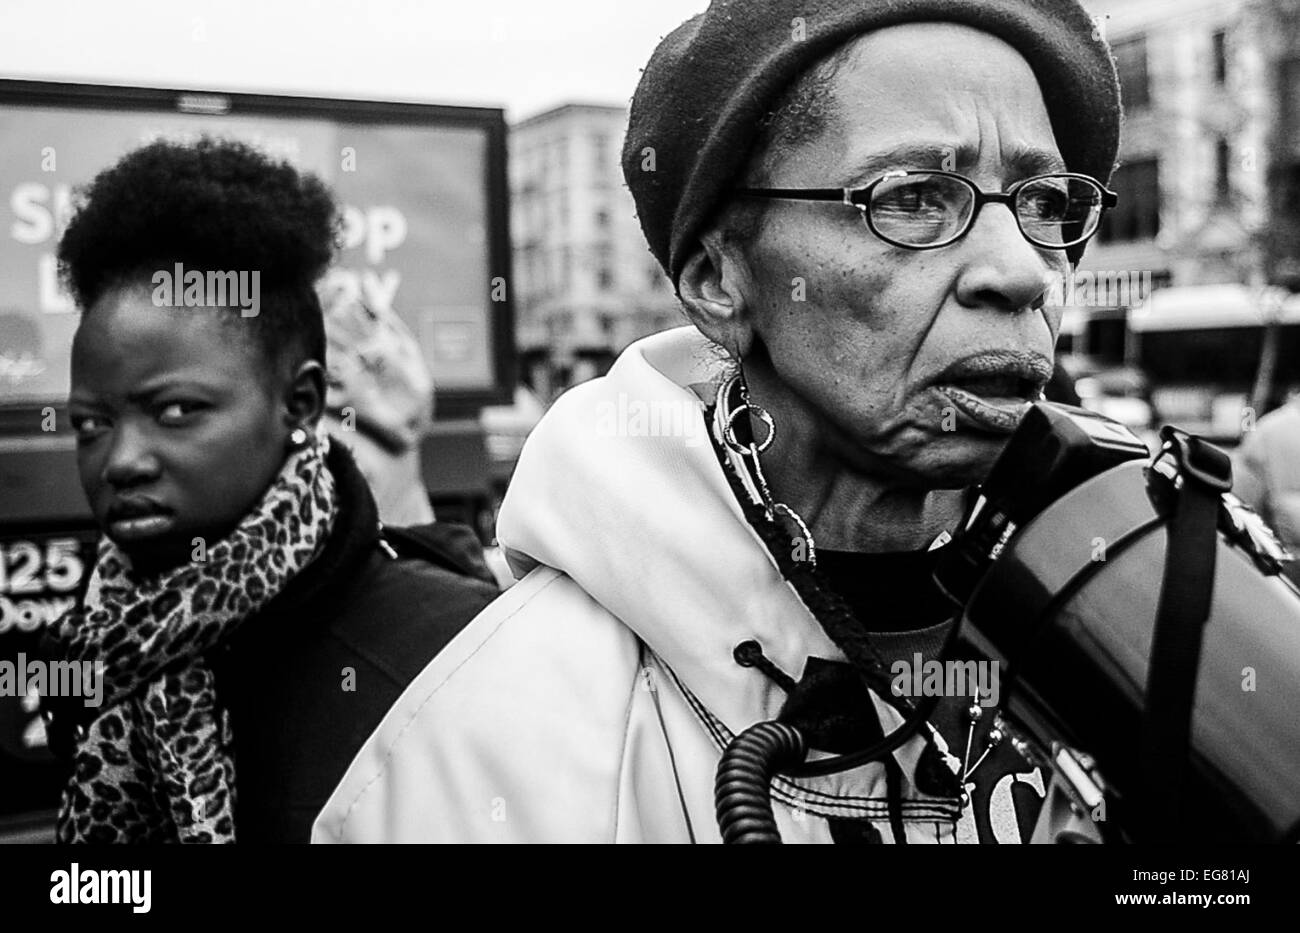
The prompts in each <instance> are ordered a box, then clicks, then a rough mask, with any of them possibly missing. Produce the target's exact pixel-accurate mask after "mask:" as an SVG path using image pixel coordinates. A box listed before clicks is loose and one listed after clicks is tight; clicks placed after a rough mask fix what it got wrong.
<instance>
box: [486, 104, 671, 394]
mask: <svg viewBox="0 0 1300 933" xmlns="http://www.w3.org/2000/svg"><path fill="white" fill-rule="evenodd" d="M626 128H627V108H625V107H619V106H608V105H595V104H565V105H563V106H560V107H556V108H554V109H552V110H548V111H546V112H545V113H541V114H538V115H537V116H534V117H531V118H529V119H527V120H524V121H522V122H520V123H518V124H515V125H514V126H513V127H512V128H511V131H510V187H511V212H512V213H511V226H512V239H513V242H514V277H515V283H514V287H515V292H514V294H515V308H516V315H517V320H518V324H517V341H518V346H519V351H520V358H521V360H522V361H523V362H522V365H523V369H524V371H523V373H522V376H523V379H524V381H525V382H526V383H527V384H529V385H530V386H532V387H533V389H534V390H535V391H536V392H537V393H538V394H539V395H540V396H541V397H542V398H543V399H544V400H546V401H549V400H550V399H552V398H554V396H555V395H557V394H558V393H559V392H560V391H562V390H563V389H564V388H567V387H568V386H570V385H573V384H575V383H578V382H582V381H584V380H585V379H589V378H591V377H592V376H596V375H599V374H600V373H601V372H603V371H604V370H605V369H606V368H608V366H609V364H610V362H611V361H612V360H613V358H614V356H616V355H617V354H618V352H619V351H621V350H622V349H623V348H624V347H625V346H627V345H628V344H629V343H631V342H632V341H633V340H635V339H637V338H639V337H642V336H645V335H646V334H650V333H654V332H655V331H658V330H663V329H665V328H667V327H672V326H675V325H677V324H680V323H683V321H684V319H683V317H682V315H681V312H680V310H679V306H678V304H677V301H676V298H675V297H674V295H673V291H672V287H671V285H670V283H669V281H668V278H667V277H666V276H665V275H664V273H663V270H662V269H661V268H660V267H659V264H658V262H656V261H655V259H654V257H653V256H651V254H650V251H649V248H648V247H647V246H646V242H645V238H644V237H643V236H642V234H641V228H640V225H639V224H638V223H637V219H636V215H635V208H634V206H633V201H632V196H631V194H630V193H629V192H628V190H627V187H626V186H625V184H624V182H623V173H622V169H621V167H620V161H619V154H620V149H621V146H622V143H623V134H624V131H625V130H626Z"/></svg>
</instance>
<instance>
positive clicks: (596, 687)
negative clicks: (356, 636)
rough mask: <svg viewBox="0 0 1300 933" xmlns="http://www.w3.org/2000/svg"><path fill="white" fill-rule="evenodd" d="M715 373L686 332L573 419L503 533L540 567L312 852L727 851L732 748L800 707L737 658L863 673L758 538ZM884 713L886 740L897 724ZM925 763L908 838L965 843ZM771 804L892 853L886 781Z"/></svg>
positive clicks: (580, 389)
mask: <svg viewBox="0 0 1300 933" xmlns="http://www.w3.org/2000/svg"><path fill="white" fill-rule="evenodd" d="M720 374H721V364H720V360H719V358H718V356H717V354H716V352H715V351H714V350H713V349H712V347H711V345H710V344H709V343H708V342H707V341H706V340H705V339H704V338H703V337H702V336H701V335H699V334H698V333H697V332H696V331H695V330H694V329H693V328H679V329H676V330H672V331H668V332H665V333H661V334H657V335H654V336H652V337H649V338H646V339H645V340H642V341H639V342H638V343H636V344H633V345H632V346H631V347H629V348H628V349H627V350H626V351H625V352H624V353H623V354H622V356H621V357H620V358H619V360H618V361H617V362H616V364H615V365H614V367H613V368H612V369H611V370H610V372H609V374H608V375H607V376H606V377H604V378H600V379H596V380H593V381H591V382H588V383H586V384H583V385H580V386H577V387H576V388H574V389H572V390H571V391H569V392H568V393H566V394H565V395H564V396H563V397H562V398H561V399H560V400H559V401H557V402H556V404H555V405H554V406H553V408H552V409H551V411H550V412H548V414H547V415H546V417H545V418H543V420H542V421H541V423H540V424H539V425H538V426H537V428H536V429H535V431H534V432H533V434H532V436H531V437H530V438H529V440H528V443H527V445H526V446H525V448H524V450H523V453H522V455H521V457H520V461H519V464H518V468H517V470H516V472H515V475H514V479H513V481H512V483H511V485H510V489H509V492H508V494H507V496H506V499H505V502H504V503H503V505H502V508H501V513H500V520H499V526H498V533H499V537H500V539H501V541H502V543H503V545H504V546H505V547H506V548H507V550H508V553H510V555H511V556H512V559H513V562H514V563H515V565H516V567H518V566H520V565H521V564H525V565H531V566H532V569H531V570H530V571H529V572H528V573H527V575H526V576H524V577H523V579H522V580H521V581H520V582H519V583H518V584H516V585H515V586H514V587H513V588H512V589H510V590H508V591H507V592H506V593H505V594H503V595H502V596H501V597H500V598H498V599H497V600H496V601H495V602H494V603H492V605H490V606H489V607H488V608H487V609H485V610H484V611H483V612H482V613H481V614H480V615H479V616H478V617H477V618H476V619H475V620H474V621H473V622H472V623H470V625H469V626H468V627H467V628H466V629H465V630H464V631H463V632H462V633H461V634H460V635H459V636H458V637H457V638H456V639H455V640H453V641H452V642H451V643H450V644H449V645H448V646H447V648H446V649H444V650H443V652H442V653H441V654H440V655H438V657H437V658H435V659H434V660H433V661H432V662H431V663H430V664H429V666H428V667H427V668H425V670H424V671H423V673H421V674H420V676H419V677H418V678H417V679H416V680H415V681H413V682H412V683H411V685H410V686H409V688H408V689H407V690H406V691H405V693H404V694H403V695H402V697H401V698H400V699H399V700H398V702H397V703H396V705H395V706H394V707H393V708H392V709H391V710H390V711H389V713H388V715H387V716H386V718H385V719H384V721H383V723H382V724H381V725H380V727H379V729H378V730H377V731H376V732H375V733H374V735H372V736H371V737H370V739H369V740H368V741H367V742H366V744H365V745H364V746H363V747H362V749H361V751H360V752H359V753H358V754H357V756H356V758H355V759H354V760H353V762H352V765H351V767H350V768H349V770H348V772H347V774H346V775H345V776H344V779H343V781H342V783H341V784H340V785H339V786H338V788H337V789H336V790H335V792H334V794H333V796H332V797H331V798H330V800H329V802H328V803H327V805H326V806H325V808H324V810H322V812H321V813H320V815H319V816H318V818H317V820H316V824H315V828H314V832H313V837H312V838H313V841H316V842H398V841H403V842H405V841H412V842H414V841H427V842H435V841H436V842H507V841H510V842H688V841H696V842H718V841H720V835H719V831H718V827H717V822H716V817H715V812H714V799H713V787H714V778H715V772H716V769H717V766H718V762H719V759H720V756H721V752H722V749H723V748H724V747H725V745H726V744H727V742H728V741H729V740H730V738H731V737H732V736H733V735H735V734H737V733H739V732H741V731H742V730H744V729H745V728H747V727H749V726H751V725H753V724H754V723H757V722H760V721H762V720H769V719H773V718H775V717H776V716H777V714H778V711H779V710H780V708H781V706H782V704H783V702H784V700H785V693H784V691H783V690H782V689H780V688H779V687H778V686H777V685H776V684H775V683H773V682H772V680H770V679H769V678H768V677H767V676H765V675H764V674H762V673H761V672H760V671H759V670H757V669H755V668H750V667H742V666H741V665H740V664H738V663H737V661H736V659H735V658H734V656H733V651H734V649H735V648H736V646H737V645H739V644H740V643H742V642H745V641H749V640H755V641H757V642H758V643H759V644H760V645H761V646H762V649H763V652H764V653H765V654H766V656H767V657H768V658H769V659H771V660H772V661H773V662H774V663H775V664H776V665H777V666H778V667H779V668H781V669H782V670H783V671H784V672H785V673H787V674H788V675H790V676H791V677H793V678H795V679H798V678H799V677H800V675H801V674H802V671H803V666H804V663H805V661H806V659H807V658H809V657H810V656H811V657H820V658H826V659H832V660H843V659H844V656H843V654H842V653H841V652H840V650H839V649H838V648H837V647H836V645H835V644H834V643H833V642H832V641H831V640H830V639H829V638H828V637H827V635H826V634H825V633H824V632H823V630H822V628H821V626H820V625H819V624H818V622H817V621H816V619H815V618H814V617H813V616H812V615H811V614H810V613H809V611H808V610H807V609H806V608H805V606H804V605H803V603H802V602H801V600H800V599H799V598H798V596H797V595H796V594H795V592H794V590H793V589H792V588H791V587H790V585H789V584H788V583H787V582H786V581H785V580H784V579H783V578H782V576H781V574H780V573H779V572H778V570H777V567H776V565H775V563H774V562H773V560H772V558H771V556H770V554H769V553H768V551H767V550H766V548H765V547H764V545H763V543H762V541H761V540H760V539H759V538H758V536H757V535H756V534H755V532H754V531H753V529H752V528H751V527H750V526H749V524H748V523H747V522H746V521H745V518H744V516H743V514H742V512H741V510H740V507H739V505H738V503H737V502H736V500H735V497H734V495H733V494H732V491H731V489H730V487H729V485H728V482H727V479H726V477H725V475H724V474H723V472H722V467H721V466H720V465H719V462H718V459H717V457H716V455H715V453H714V451H713V449H712V447H711V445H710V442H709V439H708V438H707V436H706V435H705V430H706V428H705V424H704V418H703V411H704V404H703V402H702V401H701V395H700V394H697V391H698V390H692V388H691V387H692V386H699V385H700V384H710V383H712V384H714V385H716V382H715V380H717V379H718V378H719V376H720ZM708 392H709V390H707V389H706V390H703V391H702V392H701V394H704V395H708ZM709 397H710V399H711V395H709ZM872 699H873V700H874V702H875V705H876V710H877V714H878V717H879V719H880V724H881V727H882V728H883V729H884V730H886V731H889V730H891V729H893V728H895V727H896V726H898V725H899V724H900V722H901V717H900V716H899V714H898V713H897V712H896V711H895V710H894V709H893V708H892V707H890V706H889V705H888V704H886V703H885V702H884V701H882V700H881V699H880V698H879V697H876V696H873V697H872ZM922 748H923V743H922V740H921V739H919V738H913V739H912V740H910V741H909V742H908V743H906V744H905V745H903V746H902V747H901V748H900V749H899V750H898V751H897V752H895V758H896V760H897V761H898V763H899V765H901V768H902V772H903V775H904V780H903V788H902V805H901V812H902V817H903V825H904V827H905V832H906V835H907V837H908V841H911V842H923V841H926V842H932V841H949V842H950V841H959V839H961V838H963V837H970V836H971V835H973V831H972V830H971V829H970V827H968V826H963V825H961V824H959V822H958V817H959V815H960V806H959V804H958V801H957V800H956V799H954V798H934V797H926V796H924V795H922V794H920V793H919V792H918V791H917V790H916V789H915V788H914V786H913V784H912V781H911V775H912V774H913V772H914V768H915V765H916V761H917V758H918V756H919V754H920V752H921V749H922ZM773 798H774V804H775V813H776V817H777V822H778V825H779V828H780V831H781V834H782V837H783V839H784V840H785V841H787V842H829V841H831V836H830V828H829V825H828V823H827V821H826V819H825V817H826V816H839V817H866V818H869V819H870V820H872V822H873V824H874V826H875V828H876V829H877V830H878V831H879V832H880V833H881V835H882V836H883V838H884V840H885V841H892V840H893V833H892V832H891V829H890V820H889V815H888V810H887V804H886V781H885V768H884V766H883V764H881V763H873V764H870V765H866V766H864V767H860V768H858V769H856V770H853V771H849V772H845V773H841V774H834V775H829V776H826V777H819V778H811V779H799V780H786V779H784V778H778V779H777V780H775V781H774V782H773ZM962 823H965V821H964V820H963V821H962Z"/></svg>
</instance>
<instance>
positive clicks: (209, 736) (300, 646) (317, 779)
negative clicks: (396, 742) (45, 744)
mask: <svg viewBox="0 0 1300 933" xmlns="http://www.w3.org/2000/svg"><path fill="white" fill-rule="evenodd" d="M336 216H337V215H336V212H335V206H334V204H333V201H332V199H331V196H330V194H329V192H328V191H327V189H326V188H325V186H324V185H323V184H322V183H321V182H320V181H319V180H317V179H316V178H314V177H312V176H309V175H304V174H300V173H298V172H297V171H295V170H294V169H293V168H291V167H289V166H288V165H285V164H278V163H274V162H272V161H270V160H268V159H267V158H265V157H264V156H262V155H260V154H259V153H257V152H256V151H255V150H253V149H251V148H249V147H246V146H244V145H241V144H236V143H231V142H221V141H213V140H208V139H205V140H203V141H201V142H199V143H198V144H195V145H176V144H171V143H165V142H158V143H154V144H152V145H149V146H147V147H145V148H142V149H139V150H137V151H135V152H132V153H130V154H129V155H127V156H126V157H125V158H123V159H122V160H121V161H120V162H118V163H117V164H116V165H115V166H113V167H112V168H110V169H108V170H107V171H105V172H103V173H101V174H100V175H99V176H98V177H97V178H96V179H95V180H94V182H93V183H92V184H91V186H90V188H89V190H88V191H87V192H86V193H85V197H84V199H83V201H82V202H81V204H80V207H79V209H78V211H77V213H76V215H75V216H74V217H73V219H72V221H71V223H70V224H69V226H68V229H67V231H66V233H65V234H64V237H63V240H62V242H61V243H60V247H59V258H60V262H61V264H62V269H63V273H64V276H65V279H66V282H67V284H68V286H69V288H70V290H71V292H72V294H73V296H74V297H75V299H76V301H77V304H78V306H79V307H80V309H81V311H82V319H81V323H80V326H79V327H78V330H77V333H76V337H75V340H74V343H73V353H72V389H71V393H70V398H69V406H68V407H69V415H70V417H71V420H72V423H73V426H74V428H75V430H76V433H77V447H78V467H79V470H80V474H81V482H82V486H83V488H84V490H85V493H86V497H87V499H88V500H89V502H90V505H91V509H92V511H93V512H94V515H95V519H96V521H97V522H98V524H99V525H100V527H101V528H102V529H103V531H104V539H103V541H102V542H101V546H100V549H99V555H98V560H97V563H96V565H95V568H94V571H93V573H92V574H91V576H90V580H89V584H88V588H87V591H86V593H85V597H84V600H83V603H82V605H80V606H79V608H78V609H76V610H74V611H73V612H71V613H69V614H68V615H67V616H65V617H64V618H63V619H62V620H61V621H60V622H59V624H58V625H57V626H55V627H54V628H53V629H52V631H51V633H50V637H49V647H50V649H51V651H52V652H54V653H56V654H58V655H61V656H62V657H66V658H69V659H77V660H82V661H92V662H96V661H98V662H102V663H103V665H104V670H105V690H104V695H105V700H104V703H103V705H102V706H100V707H99V708H97V709H91V710H85V709H82V708H80V704H77V705H67V706H60V707H56V708H55V709H53V710H51V711H50V714H49V716H48V718H49V720H50V723H49V731H50V734H51V744H52V746H55V747H56V748H62V749H63V750H64V751H65V752H66V753H68V754H71V755H73V756H74V760H75V766H74V772H73V775H72V777H71V779H70V781H69V783H68V785H67V787H66V789H65V791H64V794H63V801H62V807H61V811H60V815H59V823H58V836H59V839H60V840H62V841H70V842H83V841H85V842H163V841H171V842H175V841H180V842H229V841H236V840H238V841H247V840H262V841H306V840H307V838H308V833H309V829H310V826H311V821H312V818H313V817H314V816H315V814H316V812H317V811H318V810H319V809H320V807H321V805H322V804H323V803H324V801H325V799H326V797H327V796H328V794H329V792H330V790H331V789H332V788H333V786H334V784H335V783H336V782H337V780H338V778H339V776H340V775H341V774H342V772H343V769H344V768H345V767H346V765H347V763H348V762H349V760H350V759H351V758H352V756H353V754H354V753H355V751H356V749H357V748H358V747H359V746H360V744H361V742H362V741H363V740H364V738H365V737H366V736H367V735H368V734H369V733H370V732H371V731H372V729H373V728H374V726H375V725H376V724H377V722H378V721H379V718H380V717H381V716H382V714H383V712H384V711H385V710H386V709H387V708H388V706H389V705H391V703H392V702H393V700H394V699H395V698H396V697H397V696H398V694H399V693H400V692H401V691H402V689H403V688H404V687H405V686H406V684H407V683H408V681H409V680H410V679H411V678H412V677H413V676H414V675H415V674H416V673H417V672H418V671H419V670H420V668H421V667H422V666H423V664H424V663H425V662H426V661H428V659H429V658H431V657H432V656H433V655H434V654H435V653H436V652H437V651H438V650H439V649H440V648H441V647H442V646H443V645H444V644H445V643H446V642H447V641H448V640H449V639H450V638H451V637H452V636H453V635H454V634H455V633H456V632H457V631H459V629H460V628H461V627H462V625H463V624H464V623H465V622H467V621H468V620H469V619H471V618H472V617H473V616H474V615H475V613H477V612H478V611H479V610H480V609H481V608H482V607H483V606H485V605H486V604H487V603H488V602H489V601H490V600H491V599H492V598H493V596H494V595H495V592H496V591H495V587H494V585H493V584H492V582H491V581H492V577H491V575H490V574H489V572H488V571H487V569H486V567H485V565H484V564H483V562H482V558H481V552H480V551H479V549H478V546H477V543H476V542H474V541H473V539H472V538H471V536H470V535H469V533H468V531H467V530H465V529H450V528H445V527H442V526H432V525H431V526H426V527H423V528H419V529H406V530H401V531H398V530H395V529H384V528H383V527H382V526H381V524H380V522H379V520H378V517H377V512H376V508H375V503H374V500H373V497H372V495H371V493H370V491H369V489H368V488H367V486H366V483H365V481H364V479H363V478H362V476H361V474H360V472H359V471H358V469H357V467H356V465H355V464H354V462H353V460H352V459H351V457H350V456H349V455H348V453H347V452H346V451H345V450H344V449H343V448H342V446H341V445H332V444H331V443H330V441H329V440H328V438H327V436H326V435H325V434H324V432H323V431H319V430H318V422H319V419H320V417H321V413H322V410H323V407H324V398H325V346H326V344H325V336H324V330H323V322H322V314H321V307H320V302H319V298H318V297H317V294H316V292H315V291H314V289H313V284H314V282H315V281H316V279H317V278H318V277H319V276H320V274H321V273H322V272H323V271H324V270H325V268H326V266H327V265H328V263H329V261H330V258H331V255H332V249H333V234H334V230H335V224H336Z"/></svg>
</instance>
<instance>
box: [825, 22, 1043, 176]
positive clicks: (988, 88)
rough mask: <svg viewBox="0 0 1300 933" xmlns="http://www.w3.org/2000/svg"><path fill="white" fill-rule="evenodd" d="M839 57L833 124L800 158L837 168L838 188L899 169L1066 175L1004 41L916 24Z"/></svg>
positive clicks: (876, 35)
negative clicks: (986, 170)
mask: <svg viewBox="0 0 1300 933" xmlns="http://www.w3.org/2000/svg"><path fill="white" fill-rule="evenodd" d="M836 57H837V59H838V61H839V65H838V67H837V68H836V69H835V70H834V72H833V74H832V75H831V76H830V79H829V81H828V82H827V86H826V88H825V93H826V95H827V97H828V100H827V102H826V106H827V109H828V114H829V117H830V119H828V120H826V121H825V123H824V126H823V128H822V130H823V131H822V132H821V133H820V134H819V136H818V137H817V138H815V139H813V140H810V142H811V145H810V146H809V147H808V148H809V149H810V150H812V151H810V152H805V153H802V154H801V158H803V159H806V158H808V157H812V158H814V159H817V160H818V161H821V162H823V163H824V164H823V165H822V166H821V168H823V169H825V170H830V169H831V168H832V167H834V168H835V169H836V170H837V174H838V175H839V176H841V177H839V178H838V180H839V181H843V182H844V183H850V182H852V181H866V180H868V178H869V177H870V176H871V175H873V174H878V173H879V172H881V171H887V170H889V169H890V168H897V167H913V168H944V169H947V170H950V171H963V172H964V171H972V170H974V169H975V168H977V167H982V168H993V167H996V168H998V169H1000V170H1001V171H1002V172H1003V173H1005V174H1010V175H1016V176H1024V175H1029V174H1037V173H1040V172H1047V171H1062V170H1064V168H1065V163H1064V160H1063V159H1062V157H1061V154H1060V151H1059V149H1058V147H1057V144H1056V139H1055V136H1054V134H1053V131H1052V124H1051V119H1050V117H1049V114H1048V110H1047V105H1046V103H1045V101H1044V99H1043V93H1042V90H1041V88H1040V87H1039V84H1038V80H1037V78H1036V77H1035V75H1034V72H1033V70H1032V69H1031V68H1030V66H1029V63H1028V62H1027V61H1026V60H1025V58H1024V57H1023V56H1022V55H1021V54H1020V53H1019V52H1018V51H1017V50H1016V49H1015V48H1013V47H1012V46H1011V45H1009V44H1008V43H1006V42H1004V41H1003V40H1001V39H999V38H997V37H996V36H993V35H991V34H989V33H986V32H981V31H979V30H977V29H973V28H971V27H969V26H963V25H959V24H956V23H940V22H932V23H908V24H904V25H899V26H891V27H887V28H885V29H880V30H876V31H874V32H870V33H867V34H866V35H863V36H859V37H857V38H856V39H853V40H851V41H850V42H849V43H847V44H846V45H845V46H843V47H841V49H840V50H839V51H838V52H837V53H836ZM818 150H820V151H818ZM845 172H848V173H849V175H852V176H853V177H852V178H849V177H843V176H844V173H845Z"/></svg>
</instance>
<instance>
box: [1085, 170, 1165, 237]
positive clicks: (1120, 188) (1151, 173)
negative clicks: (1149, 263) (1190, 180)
mask: <svg viewBox="0 0 1300 933" xmlns="http://www.w3.org/2000/svg"><path fill="white" fill-rule="evenodd" d="M1110 186H1111V188H1112V189H1114V191H1115V193H1116V194H1117V195H1118V196H1119V201H1118V203H1117V204H1116V205H1115V207H1114V208H1112V209H1111V210H1109V211H1107V212H1106V214H1105V216H1103V217H1102V220H1101V229H1100V230H1098V231H1097V239H1098V240H1099V241H1100V242H1102V243H1111V242H1126V241H1129V240H1145V239H1150V238H1151V237H1154V236H1155V235H1156V234H1157V233H1159V232H1160V163H1159V162H1158V161H1157V160H1155V159H1146V160H1143V161H1140V162H1130V163H1128V164H1127V165H1121V166H1120V167H1119V168H1118V169H1116V170H1115V174H1114V175H1113V176H1111V180H1110Z"/></svg>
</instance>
